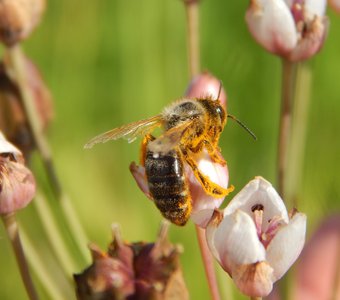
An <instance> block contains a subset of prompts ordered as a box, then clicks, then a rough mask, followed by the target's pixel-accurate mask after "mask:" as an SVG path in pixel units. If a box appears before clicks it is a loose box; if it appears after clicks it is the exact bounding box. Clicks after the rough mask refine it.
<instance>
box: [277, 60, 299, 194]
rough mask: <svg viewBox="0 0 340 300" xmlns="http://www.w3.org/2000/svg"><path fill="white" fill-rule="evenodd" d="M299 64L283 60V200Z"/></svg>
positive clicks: (279, 160)
mask: <svg viewBox="0 0 340 300" xmlns="http://www.w3.org/2000/svg"><path fill="white" fill-rule="evenodd" d="M296 70H297V64H296V63H294V62H291V61H289V60H287V59H285V58H283V59H282V91H281V112H280V125H279V140H278V147H277V150H278V153H277V183H278V192H279V194H280V195H281V197H282V198H285V194H286V180H287V174H286V170H287V161H288V147H289V139H290V132H291V124H292V105H293V97H294V88H295V76H296Z"/></svg>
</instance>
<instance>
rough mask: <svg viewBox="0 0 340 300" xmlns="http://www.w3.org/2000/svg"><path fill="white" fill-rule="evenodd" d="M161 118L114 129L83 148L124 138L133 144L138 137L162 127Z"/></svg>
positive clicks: (155, 117) (160, 116) (153, 118)
mask: <svg viewBox="0 0 340 300" xmlns="http://www.w3.org/2000/svg"><path fill="white" fill-rule="evenodd" d="M162 124H163V118H162V115H157V116H154V117H151V118H148V119H145V120H140V121H137V122H134V123H130V124H126V125H123V126H121V127H118V128H114V129H112V130H109V131H107V132H104V133H102V134H100V135H97V136H95V137H94V138H93V139H91V140H90V141H88V142H87V143H86V144H85V146H84V148H86V149H88V148H92V147H93V146H94V145H95V144H98V143H106V142H107V141H110V140H117V139H120V138H125V139H127V140H128V142H129V143H131V142H133V141H134V140H135V139H136V138H137V137H138V136H142V135H146V134H147V133H149V132H151V131H152V130H153V129H154V128H156V127H159V126H162Z"/></svg>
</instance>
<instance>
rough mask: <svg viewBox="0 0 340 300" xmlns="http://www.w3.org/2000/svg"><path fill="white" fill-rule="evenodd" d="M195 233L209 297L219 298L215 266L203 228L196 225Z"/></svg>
mask: <svg viewBox="0 0 340 300" xmlns="http://www.w3.org/2000/svg"><path fill="white" fill-rule="evenodd" d="M196 234H197V239H198V243H199V246H200V250H201V256H202V260H203V264H204V270H205V275H206V277H207V281H208V285H209V289H210V294H211V299H213V300H219V299H220V294H219V289H218V284H217V280H216V274H215V267H214V260H213V257H212V255H211V253H210V250H209V248H208V245H207V241H206V238H205V229H202V228H200V227H199V226H197V225H196Z"/></svg>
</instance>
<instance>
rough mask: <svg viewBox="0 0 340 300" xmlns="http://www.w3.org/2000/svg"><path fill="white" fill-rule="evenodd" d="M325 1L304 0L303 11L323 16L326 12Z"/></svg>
mask: <svg viewBox="0 0 340 300" xmlns="http://www.w3.org/2000/svg"><path fill="white" fill-rule="evenodd" d="M326 5H327V1H326V0H306V1H305V5H304V9H305V10H306V12H307V13H308V14H313V15H317V16H320V17H321V16H324V15H325V11H326Z"/></svg>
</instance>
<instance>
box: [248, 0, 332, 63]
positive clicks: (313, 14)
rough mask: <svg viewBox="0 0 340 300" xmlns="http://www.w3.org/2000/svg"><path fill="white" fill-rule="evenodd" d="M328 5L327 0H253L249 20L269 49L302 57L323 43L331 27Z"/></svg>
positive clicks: (259, 41) (264, 45)
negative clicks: (329, 26) (328, 17)
mask: <svg viewBox="0 0 340 300" xmlns="http://www.w3.org/2000/svg"><path fill="white" fill-rule="evenodd" d="M325 7H326V0H304V1H303V0H269V1H266V0H251V2H250V6H249V8H248V10H247V13H246V21H247V24H248V27H249V30H250V32H251V34H252V35H253V37H254V38H255V40H256V41H257V42H258V43H259V44H260V45H261V46H263V47H264V48H265V49H266V50H268V51H269V52H271V53H274V54H277V55H280V56H282V57H285V58H287V59H288V60H291V61H300V60H305V59H308V58H310V57H311V56H313V55H314V54H316V53H317V52H318V51H319V50H320V49H321V47H322V45H323V42H324V39H325V36H326V33H327V29H328V20H327V17H325V16H324V14H325Z"/></svg>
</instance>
